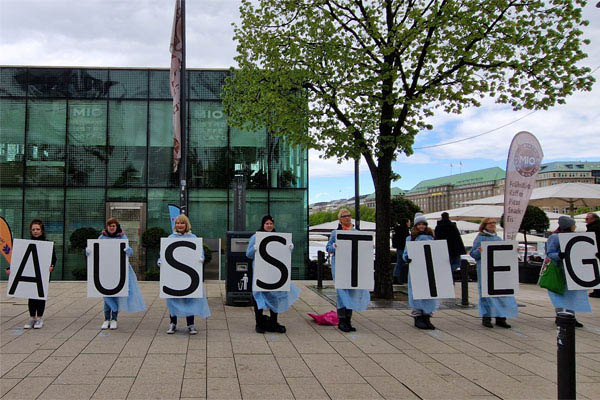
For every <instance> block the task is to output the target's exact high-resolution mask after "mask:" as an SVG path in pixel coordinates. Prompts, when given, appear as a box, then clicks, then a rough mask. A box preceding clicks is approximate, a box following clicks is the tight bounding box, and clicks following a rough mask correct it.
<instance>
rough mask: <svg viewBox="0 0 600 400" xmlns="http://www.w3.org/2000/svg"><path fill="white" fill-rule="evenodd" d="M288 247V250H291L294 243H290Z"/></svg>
mask: <svg viewBox="0 0 600 400" xmlns="http://www.w3.org/2000/svg"><path fill="white" fill-rule="evenodd" d="M288 247H289V248H290V251H293V250H294V243H290V244H289V246H288Z"/></svg>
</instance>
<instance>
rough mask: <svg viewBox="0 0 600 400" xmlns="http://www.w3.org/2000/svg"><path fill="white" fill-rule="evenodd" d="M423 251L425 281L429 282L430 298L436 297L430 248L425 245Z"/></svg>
mask: <svg viewBox="0 0 600 400" xmlns="http://www.w3.org/2000/svg"><path fill="white" fill-rule="evenodd" d="M423 250H424V251H425V265H426V266H427V280H428V281H429V294H430V295H431V297H437V296H438V292H437V286H436V285H435V272H434V269H433V257H432V255H431V246H430V245H428V244H426V245H424V246H423Z"/></svg>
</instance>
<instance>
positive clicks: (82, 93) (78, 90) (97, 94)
mask: <svg viewBox="0 0 600 400" xmlns="http://www.w3.org/2000/svg"><path fill="white" fill-rule="evenodd" d="M110 86H111V85H110V83H109V82H108V70H106V69H87V68H81V69H74V70H72V71H71V81H70V84H69V96H70V97H71V98H87V99H106V96H108V91H109V88H110Z"/></svg>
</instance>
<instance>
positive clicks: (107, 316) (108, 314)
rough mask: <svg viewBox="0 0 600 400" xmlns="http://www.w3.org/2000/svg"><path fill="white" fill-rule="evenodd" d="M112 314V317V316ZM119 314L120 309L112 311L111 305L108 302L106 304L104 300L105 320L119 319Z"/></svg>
mask: <svg viewBox="0 0 600 400" xmlns="http://www.w3.org/2000/svg"><path fill="white" fill-rule="evenodd" d="M111 314H112V317H111ZM118 314H119V312H118V311H112V310H111V309H110V307H109V306H108V304H106V302H104V320H105V321H110V320H114V321H116V320H117V315H118Z"/></svg>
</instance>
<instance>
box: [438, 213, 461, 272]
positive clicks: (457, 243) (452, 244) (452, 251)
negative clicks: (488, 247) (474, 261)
mask: <svg viewBox="0 0 600 400" xmlns="http://www.w3.org/2000/svg"><path fill="white" fill-rule="evenodd" d="M435 238H436V239H437V240H443V239H445V240H446V241H447V242H448V253H449V255H450V266H451V268H452V272H454V271H456V269H457V268H458V267H460V256H462V255H463V254H466V253H467V251H466V250H465V245H464V243H463V241H462V238H461V237H460V232H459V231H458V228H457V227H456V223H454V222H452V221H450V216H449V215H448V213H447V212H444V213H442V219H441V220H440V221H439V222H438V223H437V225H436V227H435Z"/></svg>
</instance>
